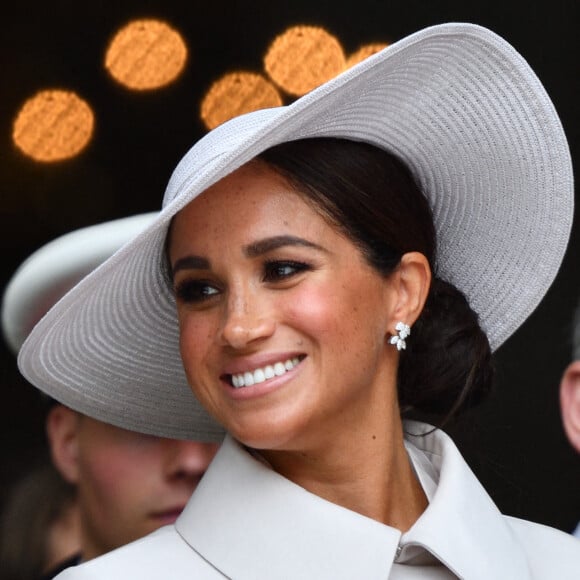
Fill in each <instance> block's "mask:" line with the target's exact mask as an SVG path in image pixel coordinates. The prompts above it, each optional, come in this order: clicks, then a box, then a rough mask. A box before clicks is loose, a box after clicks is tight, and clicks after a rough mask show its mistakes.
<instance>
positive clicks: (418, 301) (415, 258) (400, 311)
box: [394, 252, 431, 327]
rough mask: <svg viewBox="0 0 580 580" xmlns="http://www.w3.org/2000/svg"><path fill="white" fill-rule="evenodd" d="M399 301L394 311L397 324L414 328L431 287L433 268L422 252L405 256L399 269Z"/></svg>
mask: <svg viewBox="0 0 580 580" xmlns="http://www.w3.org/2000/svg"><path fill="white" fill-rule="evenodd" d="M397 284H398V286H397V291H398V300H397V304H396V307H395V310H394V317H395V318H396V320H395V323H394V324H396V323H398V322H399V321H400V322H403V323H404V324H407V325H409V326H410V327H412V326H413V324H414V323H415V321H416V320H417V319H418V318H419V316H420V315H421V312H422V311H423V308H424V306H425V302H426V301H427V296H428V294H429V287H430V285H431V268H430V266H429V262H428V260H427V258H426V257H425V256H424V255H423V254H421V253H420V252H407V253H406V254H403V257H402V258H401V262H400V263H399V266H398V268H397Z"/></svg>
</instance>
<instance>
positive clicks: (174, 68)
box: [105, 20, 187, 91]
mask: <svg viewBox="0 0 580 580" xmlns="http://www.w3.org/2000/svg"><path fill="white" fill-rule="evenodd" d="M186 60H187V47H186V46H185V42H184V41H183V39H182V37H181V35H180V34H179V33H178V32H177V31H175V30H174V29H173V28H171V27H170V26H169V25H168V24H165V23H164V22H161V21H159V20H135V21H133V22H130V23H129V24H127V25H126V26H125V27H123V28H122V29H121V30H119V32H117V34H116V35H115V37H114V38H113V40H112V41H111V43H110V44H109V47H108V49H107V52H106V56H105V68H106V69H107V70H108V71H109V73H110V74H111V76H112V77H113V78H114V79H115V80H116V81H117V82H119V83H120V84H122V85H124V86H126V87H127V88H129V89H134V90H138V91H145V90H152V89H158V88H160V87H163V86H165V85H167V84H169V83H171V82H173V81H174V80H175V79H176V78H177V77H178V76H179V74H180V73H181V72H182V71H183V68H184V66H185V62H186Z"/></svg>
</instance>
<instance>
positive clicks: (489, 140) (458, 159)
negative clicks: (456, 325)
mask: <svg viewBox="0 0 580 580" xmlns="http://www.w3.org/2000/svg"><path fill="white" fill-rule="evenodd" d="M324 136H332V137H342V138H346V139H353V140H360V141H366V142H368V143H371V144H374V145H376V146H378V147H383V148H385V149H387V150H389V151H391V152H393V153H395V154H396V155H398V156H399V157H401V158H402V159H403V160H404V161H405V162H406V163H407V165H408V166H409V167H410V168H411V170H412V171H413V173H414V175H415V177H416V179H417V180H418V182H419V183H420V185H421V186H422V188H423V190H424V192H425V194H426V195H427V197H428V198H429V200H430V203H431V206H432V209H433V213H434V220H435V225H436V229H437V233H438V253H437V268H438V270H437V275H438V276H440V277H441V278H443V279H445V280H448V281H450V282H452V283H453V284H455V285H456V286H457V287H458V288H460V289H461V290H462V291H463V292H464V293H465V294H466V296H467V297H468V299H469V302H470V304H471V306H472V308H473V309H474V310H475V311H476V312H477V313H478V315H479V317H480V322H481V324H482V326H483V328H484V329H485V331H486V332H487V335H488V337H489V340H490V343H491V346H492V348H493V349H496V348H497V347H498V346H499V345H501V344H502V342H503V341H504V340H505V339H506V338H508V337H509V336H510V335H511V334H512V333H513V332H514V331H515V330H516V328H518V326H520V325H521V324H522V322H523V321H524V320H525V319H526V318H527V317H528V316H529V314H530V313H531V312H532V311H533V310H534V308H535V307H536V306H537V304H538V303H539V301H540V300H541V299H542V297H543V296H544V294H545V293H546V291H547V289H548V288H549V286H550V284H551V283H552V281H553V279H554V277H555V275H556V273H557V271H558V268H559V266H560V263H561V260H562V257H563V255H564V252H565V249H566V246H567V242H568V237H569V233H570V227H571V222H572V214H573V180H572V167H571V160H570V154H569V150H568V146H567V142H566V138H565V135H564V132H563V130H562V126H561V124H560V121H559V119H558V115H557V113H556V111H555V110H554V107H553V105H552V102H551V101H550V99H549V97H548V95H547V94H546V91H545V90H544V88H543V86H542V84H541V83H540V81H539V80H538V78H537V77H536V75H535V74H534V72H533V71H532V70H531V69H530V67H529V65H528V64H527V63H526V62H525V60H524V59H523V58H522V57H521V56H520V55H519V54H518V53H517V52H516V51H515V50H514V49H513V48H512V47H511V46H510V45H509V44H508V43H506V42H505V41H504V40H503V39H502V38H500V37H498V36H497V35H496V34H494V33H493V32H491V31H489V30H487V29H485V28H482V27H479V26H476V25H472V24H462V23H458V24H455V23H451V24H443V25H438V26H433V27H430V28H427V29H424V30H422V31H419V32H418V33H415V34H413V35H411V36H408V37H406V38H404V39H403V40H401V41H399V42H397V43H395V44H393V45H391V46H390V47H388V48H386V49H385V50H383V51H382V52H380V53H378V54H376V55H374V56H372V57H370V58H369V59H367V60H365V61H363V62H362V63H360V64H358V65H357V66H355V67H354V68H351V69H349V70H347V71H346V72H345V73H343V74H342V75H340V76H339V77H337V78H335V79H333V80H331V81H330V82H328V83H326V84H324V85H323V86H321V87H319V88H318V89H316V90H314V91H312V92H311V93H309V94H307V95H306V96H304V97H302V98H300V99H299V100H297V101H295V102H294V103H293V104H292V105H289V106H287V107H280V108H276V109H269V110H264V111H259V112H256V113H251V114H248V115H245V116H242V117H239V118H236V119H233V120H232V121H230V122H227V123H225V124H223V125H221V126H220V127H218V128H217V129H215V130H214V131H212V132H211V133H209V134H208V135H207V136H205V137H204V138H203V139H201V140H200V141H199V142H198V143H197V144H196V145H194V147H193V148H192V149H191V150H190V151H189V152H188V153H187V154H186V155H185V156H184V158H183V159H182V160H181V162H180V163H179V164H178V166H177V167H176V169H175V171H174V173H173V175H172V177H171V179H170V181H169V184H168V187H167V190H166V193H165V198H164V201H163V210H162V211H161V213H160V214H159V216H158V217H157V218H156V219H154V220H153V221H152V223H151V224H150V225H149V226H148V227H146V229H145V230H144V231H143V232H142V233H140V234H139V235H137V237H136V238H135V239H134V240H132V241H131V242H129V243H128V244H127V245H126V246H124V247H123V248H121V249H120V250H119V251H118V252H117V253H116V254H115V255H114V256H113V257H112V258H111V259H109V260H108V261H107V262H105V263H104V264H103V265H102V266H101V267H100V268H98V269H97V270H96V271H95V272H93V273H92V274H90V275H89V276H88V277H87V278H85V279H84V280H83V281H82V282H81V283H80V284H78V286H76V287H75V288H74V289H73V290H72V291H71V292H69V293H68V294H67V295H66V296H65V297H64V298H63V299H62V300H61V301H60V302H59V303H58V304H57V305H56V306H55V307H54V308H53V309H52V310H51V311H50V312H49V313H48V314H47V315H46V317H45V318H44V319H43V320H42V321H41V322H40V323H39V324H38V325H37V326H36V327H35V329H34V330H33V331H32V333H31V334H30V336H29V338H28V339H27V341H26V342H25V344H24V345H23V347H22V349H21V351H20V356H19V366H20V369H21V371H22V373H23V375H24V376H25V377H26V378H27V379H28V380H29V381H30V382H31V383H33V384H34V385H36V386H37V387H39V388H40V389H42V390H44V391H46V392H47V393H48V394H50V395H51V396H52V397H54V398H56V399H57V400H60V401H61V402H63V403H65V404H67V405H69V406H70V407H73V408H74V409H77V410H79V411H81V412H83V413H86V414H88V415H92V416H94V417H95V418H97V419H101V420H103V421H108V422H110V423H113V424H116V425H119V426H122V427H125V428H128V429H134V430H137V431H143V432H148V433H153V434H157V435H163V436H169V437H190V438H196V439H217V438H219V437H220V436H221V434H222V429H221V427H219V426H218V425H216V424H215V423H214V422H213V421H212V419H210V417H209V416H208V415H207V414H206V413H205V411H204V410H203V409H202V408H201V407H200V405H199V404H198V403H197V401H196V400H195V398H194V396H193V395H192V393H191V390H190V388H189V387H188V385H187V382H186V379H185V374H184V371H183V368H182V364H181V360H180V356H179V348H178V339H179V336H178V325H177V319H176V313H175V305H174V299H173V296H172V293H171V290H170V289H169V288H168V286H167V284H166V281H165V278H164V273H163V271H162V266H161V265H162V262H163V252H164V241H165V236H166V232H167V228H168V225H169V223H170V221H171V218H172V217H173V216H174V215H175V214H176V213H177V212H178V211H179V210H180V209H182V208H183V207H184V206H185V205H187V204H188V203H189V202H190V201H191V200H192V199H194V198H195V197H196V196H197V195H199V194H200V193H201V192H203V191H204V190H205V189H206V188H207V187H208V186H210V185H211V184H213V183H215V182H216V181H218V180H219V179H221V178H223V177H224V176H225V175H227V174H229V173H231V172H232V171H233V170H235V169H236V168H238V167H240V166H241V165H243V164H244V163H246V162H247V161H249V160H250V159H252V158H253V157H255V156H256V155H257V154H259V153H260V152H261V151H263V150H265V149H267V148H269V147H272V146H273V145H276V144H278V143H281V142H285V141H290V140H295V139H302V138H309V137H324Z"/></svg>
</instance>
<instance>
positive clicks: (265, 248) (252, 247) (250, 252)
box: [244, 236, 326, 258]
mask: <svg viewBox="0 0 580 580" xmlns="http://www.w3.org/2000/svg"><path fill="white" fill-rule="evenodd" d="M284 246H301V247H304V248H313V249H315V250H320V251H323V252H326V250H325V249H324V248H323V247H322V246H319V245H318V244H315V243H313V242H309V241H308V240H305V239H304V238H298V237H296V236H274V237H271V238H266V239H264V240H259V241H257V242H254V243H252V244H249V245H247V246H245V248H244V254H245V255H246V256H247V257H248V258H256V257H257V256H262V255H264V254H267V253H268V252H271V251H272V250H277V249H278V248H282V247H284Z"/></svg>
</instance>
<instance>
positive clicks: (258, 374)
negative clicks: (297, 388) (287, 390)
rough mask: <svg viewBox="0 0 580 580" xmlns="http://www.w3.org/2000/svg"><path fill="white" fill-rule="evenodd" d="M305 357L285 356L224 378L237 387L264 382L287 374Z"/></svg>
mask: <svg viewBox="0 0 580 580" xmlns="http://www.w3.org/2000/svg"><path fill="white" fill-rule="evenodd" d="M304 358H305V355H299V356H294V357H289V358H284V359H282V360H279V361H276V362H272V363H269V364H266V365H264V366H257V367H254V368H250V369H248V370H245V371H243V372H236V373H233V374H227V375H224V378H225V380H226V381H227V382H228V383H229V384H230V385H231V386H232V387H234V388H235V389H241V388H244V387H251V386H252V385H257V384H260V383H264V382H266V381H268V380H270V379H273V378H275V377H280V376H282V375H284V374H286V373H287V372H289V371H291V370H293V369H294V368H295V367H296V366H297V365H299V364H300V363H301V362H302V361H303V360H304Z"/></svg>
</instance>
